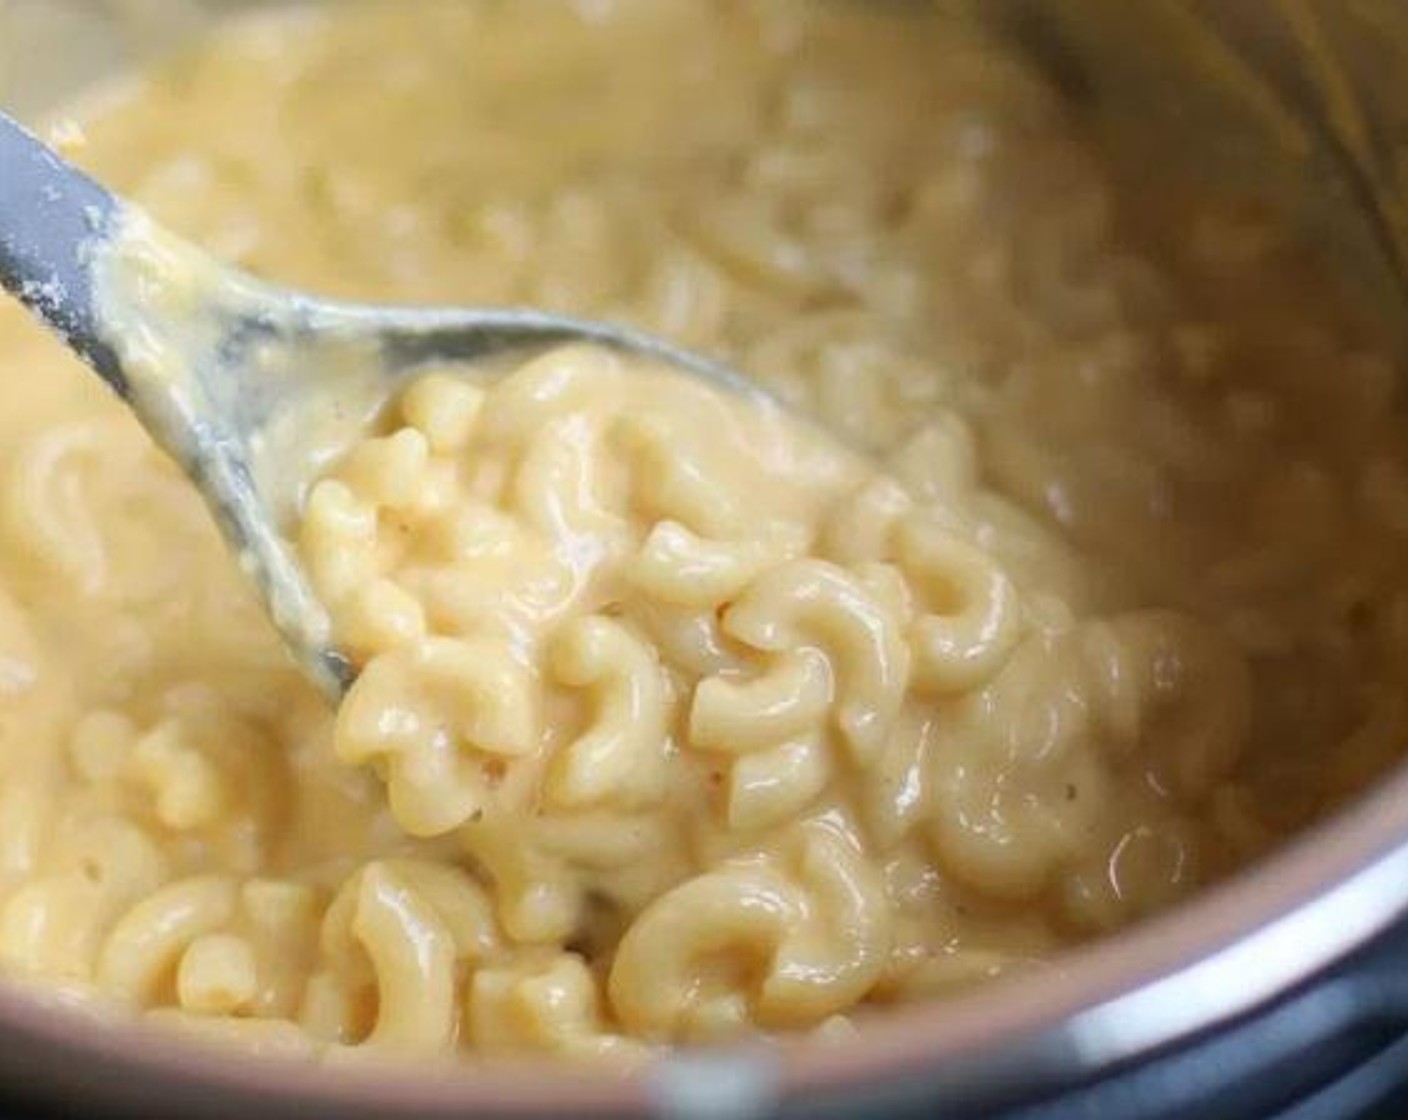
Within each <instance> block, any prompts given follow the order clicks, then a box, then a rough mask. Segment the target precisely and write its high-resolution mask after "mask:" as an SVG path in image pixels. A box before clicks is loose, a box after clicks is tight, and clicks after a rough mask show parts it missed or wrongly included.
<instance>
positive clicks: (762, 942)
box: [608, 823, 891, 1039]
mask: <svg viewBox="0 0 1408 1120" xmlns="http://www.w3.org/2000/svg"><path fill="white" fill-rule="evenodd" d="M890 939H891V930H890V907H889V903H888V899H887V898H886V895H885V890H884V885H883V883H882V882H881V881H880V878H879V875H878V872H877V871H876V869H875V868H874V866H873V865H872V864H871V863H870V862H869V861H868V860H867V859H866V858H865V857H864V856H863V855H862V854H861V853H860V851H859V850H858V849H857V848H856V847H855V845H854V843H853V842H852V841H851V840H850V839H849V838H848V837H845V836H843V835H842V834H840V833H839V832H837V831H836V830H834V829H833V828H831V827H830V826H829V825H825V824H820V823H815V824H812V825H809V826H804V827H803V828H802V829H801V830H800V831H799V832H798V833H797V834H795V835H794V837H793V840H792V842H791V844H790V850H789V851H787V852H786V853H784V854H782V855H774V856H766V857H763V858H761V859H755V860H740V861H738V862H735V863H731V864H725V865H723V866H721V867H719V868H716V869H715V870H713V871H709V872H706V873H705V874H703V875H700V876H698V877H696V878H694V879H691V880H689V881H688V882H686V883H684V884H682V885H680V886H678V887H676V888H675V889H674V890H671V891H669V892H668V893H666V894H664V895H662V896H660V897H659V898H657V899H656V900H655V901H654V902H652V903H651V904H650V905H649V906H648V907H647V908H646V909H645V911H644V912H643V913H642V914H641V915H640V916H639V917H638V918H637V919H636V921H635V922H634V923H633V924H632V925H631V927H630V928H629V929H628V930H627V931H626V934H625V936H624V937H622V939H621V943H620V946H619V948H618V950H617V953H616V959H615V961H614V963H613V964H612V968H611V975H610V978H609V981H608V990H609V992H610V996H611V1002H612V1006H613V1007H614V1008H615V1011H616V1014H617V1016H618V1017H619V1018H620V1019H621V1021H622V1022H623V1023H624V1024H625V1025H626V1027H627V1028H628V1029H629V1030H630V1031H631V1032H632V1033H633V1034H636V1035H639V1036H642V1037H645V1038H652V1039H673V1038H680V1037H698V1036H701V1035H702V1036H706V1037H707V1036H710V1035H714V1034H718V1033H727V1032H731V1031H732V1032H736V1031H737V1030H738V1029H739V1028H741V1027H747V1026H759V1027H763V1028H779V1027H798V1026H807V1025H813V1024H816V1023H819V1022H820V1021H822V1020H823V1019H825V1018H826V1017H827V1016H828V1015H831V1014H834V1013H835V1012H838V1011H842V1010H844V1009H845V1008H847V1007H850V1006H851V1005H852V1004H854V1003H856V1002H857V1001H859V1000H860V999H862V998H863V997H864V996H865V993H866V992H867V991H868V990H869V989H870V988H871V986H872V985H873V984H874V983H875V982H876V981H877V980H878V979H879V977H880V975H881V973H882V971H883V969H884V967H885V960H886V956H887V954H888V952H889V948H890Z"/></svg>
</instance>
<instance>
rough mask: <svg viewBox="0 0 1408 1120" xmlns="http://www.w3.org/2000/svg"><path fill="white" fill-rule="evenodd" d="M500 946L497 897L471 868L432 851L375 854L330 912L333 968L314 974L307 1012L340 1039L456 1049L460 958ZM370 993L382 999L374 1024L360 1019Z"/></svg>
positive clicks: (327, 943)
mask: <svg viewBox="0 0 1408 1120" xmlns="http://www.w3.org/2000/svg"><path fill="white" fill-rule="evenodd" d="M499 946H500V937H499V932H498V926H497V923H496V922H495V920H494V916H493V913H492V909H491V906H490V902H489V899H488V896H487V894H486V893H485V891H484V889H483V887H481V886H480V885H479V883H478V882H476V881H475V880H474V879H472V878H471V877H470V876H469V875H467V874H466V873H465V872H463V871H461V870H459V869H458V868H456V867H453V866H450V865H447V864H441V863H437V862H434V861H428V860H413V859H388V860H379V861H377V862H375V863H370V864H368V865H367V866H366V867H364V868H362V869H361V870H360V871H358V872H357V873H356V874H355V875H353V876H351V877H350V878H349V879H348V880H347V881H346V882H345V883H344V884H343V886H342V888H341V889H340V890H339V892H338V894H337V897H336V898H334V900H333V902H332V904H331V905H330V906H329V907H328V910H327V913H326V915H325V916H324V919H323V930H322V947H323V954H324V957H325V959H326V960H327V962H328V964H329V966H330V969H331V971H330V972H326V973H322V974H319V975H315V977H314V978H313V980H312V981H311V982H310V984H309V990H308V993H307V995H306V996H305V1000H304V1012H303V1016H302V1018H303V1021H304V1022H305V1024H307V1025H308V1027H309V1029H311V1030H313V1031H314V1032H315V1033H317V1034H319V1035H322V1036H323V1037H329V1038H333V1039H336V1040H339V1041H346V1042H360V1043H365V1044H368V1045H372V1046H381V1047H390V1048H394V1049H400V1050H426V1049H429V1050H435V1049H447V1048H448V1047H449V1046H450V1045H451V1044H452V1043H453V1040H454V1033H455V1027H456V1022H457V1015H458V1011H457V1006H456V1004H457V999H458V995H457V993H458V985H459V969H460V967H461V966H462V965H464V964H467V963H474V962H477V961H480V960H483V959H485V958H486V957H489V956H490V955H492V954H493V953H495V952H497V950H498V949H499ZM364 993H368V994H370V996H371V1003H372V1005H373V1007H374V1017H373V1019H372V1021H371V1022H370V1024H369V1025H366V1026H365V1027H364V1026H363V1024H361V1023H360V1022H358V1021H356V1019H357V1012H358V1011H359V1010H360V1009H361V1008H362V1007H364V1006H365V1004H366V999H365V998H364ZM339 996H340V997H341V998H340V1000H339V998H338V997H339ZM339 1004H340V1005H339Z"/></svg>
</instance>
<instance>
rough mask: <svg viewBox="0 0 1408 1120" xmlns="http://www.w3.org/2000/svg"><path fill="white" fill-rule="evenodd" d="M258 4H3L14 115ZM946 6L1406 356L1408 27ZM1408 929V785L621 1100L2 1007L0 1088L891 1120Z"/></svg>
mask: <svg viewBox="0 0 1408 1120" xmlns="http://www.w3.org/2000/svg"><path fill="white" fill-rule="evenodd" d="M251 2H267V0H244V3H243V5H236V4H234V3H230V2H224V3H222V2H220V0H125V2H124V0H108V2H103V0H0V104H4V105H5V106H6V107H9V108H14V109H16V110H18V111H20V112H23V113H38V112H41V111H42V110H43V108H44V107H45V106H46V105H49V104H51V103H52V102H53V101H54V100H55V99H56V98H58V97H60V96H62V95H64V94H65V93H67V92H70V91H71V90H72V89H73V88H75V82H76V81H89V80H92V78H93V77H94V76H95V75H98V74H101V73H103V72H105V71H108V70H112V69H115V68H116V67H118V66H120V65H123V64H125V63H128V62H131V61H135V60H139V59H140V58H142V57H145V56H147V55H149V54H151V53H152V52H154V51H161V50H164V49H167V48H168V47H169V46H171V45H172V44H173V43H174V42H176V41H178V40H180V39H181V38H183V37H185V36H187V35H189V34H190V33H192V32H193V31H194V30H196V29H197V28H199V27H200V26H202V25H203V24H204V23H206V22H208V20H209V19H210V18H211V17H212V16H214V15H217V14H220V13H223V12H225V11H227V10H228V9H230V8H231V7H234V6H247V5H248V4H249V3H251ZM401 2H408V0H401ZM759 2H766V0H759ZM897 2H898V0H897ZM913 2H920V0H913ZM939 2H940V3H945V4H947V5H949V6H952V7H955V8H959V7H962V8H967V9H969V10H970V11H971V12H974V13H976V14H977V15H978V17H979V18H983V19H987V20H990V21H992V22H993V23H994V24H995V26H997V27H998V28H999V29H1000V30H1001V31H1002V33H1004V34H1007V35H1009V36H1011V37H1012V38H1013V39H1014V40H1016V41H1017V42H1018V43H1019V44H1021V45H1022V47H1023V48H1024V49H1025V50H1027V51H1029V52H1030V53H1031V54H1032V56H1033V58H1034V59H1035V60H1036V61H1037V63H1038V64H1039V65H1041V66H1043V67H1045V68H1046V69H1047V70H1048V71H1049V72H1050V74H1051V76H1052V78H1053V80H1055V81H1056V82H1057V83H1058V84H1059V85H1060V87H1061V88H1062V89H1064V90H1065V91H1066V93H1067V94H1068V95H1069V96H1070V97H1071V98H1073V99H1075V100H1078V101H1080V102H1081V103H1082V105H1083V106H1084V108H1085V109H1086V110H1087V111H1088V112H1089V113H1090V114H1092V116H1093V117H1094V118H1095V119H1097V120H1098V121H1099V122H1100V123H1101V126H1102V128H1103V129H1104V132H1105V136H1106V140H1107V142H1108V143H1109V144H1110V145H1111V146H1112V147H1115V148H1118V147H1119V146H1120V145H1122V144H1124V143H1126V142H1134V141H1135V139H1136V138H1138V137H1140V136H1145V137H1147V136H1148V135H1149V134H1150V133H1151V132H1157V134H1158V135H1159V136H1160V142H1161V145H1163V147H1164V149H1165V152H1166V158H1169V159H1175V158H1176V159H1178V160H1180V162H1181V164H1182V165H1183V166H1184V168H1185V169H1186V168H1194V169H1199V170H1203V171H1206V173H1208V174H1210V175H1215V176H1218V177H1220V178H1223V179H1226V178H1228V177H1240V178H1243V179H1245V180H1247V181H1248V182H1254V183H1256V184H1257V186H1258V188H1259V189H1262V190H1264V191H1266V192H1268V193H1269V194H1272V195H1274V196H1275V197H1276V198H1278V199H1279V200H1280V201H1281V202H1282V203H1283V205H1285V206H1286V207H1288V208H1292V209H1294V210H1295V211H1296V213H1297V214H1298V215H1299V217H1300V219H1301V220H1302V221H1303V222H1304V223H1305V224H1306V225H1307V226H1308V227H1309V228H1310V229H1311V230H1312V231H1313V232H1314V235H1315V236H1316V237H1318V238H1319V239H1320V240H1321V241H1322V242H1323V243H1324V244H1325V245H1326V246H1327V247H1328V248H1329V249H1330V250H1331V251H1332V254H1333V257H1334V259H1335V260H1336V261H1337V262H1338V263H1339V264H1340V266H1341V267H1342V268H1343V270H1344V271H1345V273H1346V274H1347V275H1349V276H1351V277H1352V278H1353V279H1354V281H1355V282H1356V283H1357V284H1358V285H1359V286H1360V288H1361V290H1362V292H1363V293H1364V298H1365V299H1366V300H1370V301H1372V302H1373V305H1374V306H1377V307H1378V308H1380V309H1381V312H1382V315H1383V316H1384V319H1385V322H1386V323H1388V324H1390V325H1393V326H1395V327H1396V328H1397V329H1398V330H1400V331H1401V332H1402V333H1403V334H1408V279H1406V278H1408V146H1405V143H1406V142H1408V3H1403V2H1401V0H1059V2H1058V0H939ZM0 172H3V169H0ZM1405 914H1408V770H1405V771H1400V772H1399V773H1397V774H1396V775H1394V776H1392V777H1391V778H1390V779H1388V780H1387V781H1385V782H1384V783H1383V784H1382V786H1381V788H1380V789H1379V790H1378V791H1377V792H1376V793H1374V794H1373V795H1372V796H1370V797H1369V798H1367V799H1366V800H1364V801H1362V802H1360V803H1359V804H1356V805H1355V806H1353V807H1352V808H1351V809H1350V810H1348V811H1346V812H1344V813H1342V814H1341V815H1340V816H1339V817H1337V818H1336V819H1334V820H1331V821H1329V822H1328V823H1326V824H1324V825H1322V826H1320V827H1319V828H1317V829H1316V830H1315V831H1314V832H1312V833H1311V834H1309V835H1307V836H1305V837H1303V838H1302V839H1300V840H1299V841H1297V842H1296V843H1294V844H1292V845H1291V846H1290V847H1288V848H1287V849H1285V850H1283V851H1282V852H1280V853H1279V854H1277V855H1276V856H1275V857H1273V858H1271V859H1269V860H1267V861H1266V862H1265V863H1263V864H1262V865H1260V866H1257V867H1255V868H1253V869H1252V870H1251V871H1249V872H1247V873H1245V874H1243V875H1241V876H1240V877H1238V878H1237V879H1235V880H1234V881H1231V882H1229V883H1226V884H1224V885H1222V886H1220V887H1218V888H1217V889H1215V890H1213V891H1211V892H1209V893H1207V894H1205V895H1203V896H1201V897H1200V898H1198V899H1196V900H1194V901H1193V902H1192V903H1191V904H1189V905H1185V906H1183V907H1181V908H1179V909H1177V910H1176V911H1175V912H1172V913H1169V914H1167V915H1165V916H1163V917H1160V918H1158V919H1155V920H1152V921H1150V922H1148V923H1146V924H1144V925H1141V926H1139V927H1138V928H1136V929H1133V930H1131V931H1128V932H1126V933H1123V934H1121V935H1118V936H1116V937H1114V938H1112V939H1110V940H1107V941H1104V942H1102V943H1100V944H1098V945H1095V946H1092V947H1090V948H1087V949H1084V950H1081V951H1079V952H1076V953H1074V954H1072V955H1071V956H1070V957H1068V958H1066V959H1065V960H1064V961H1063V963H1062V967H1060V968H1058V969H1053V970H1051V971H1049V972H1045V973H1042V974H1040V975H1037V976H1027V977H1023V978H1022V979H1021V980H1020V981H1018V982H1015V983H1007V984H996V985H994V986H992V987H989V988H986V989H984V990H982V991H979V992H975V993H974V994H972V995H968V996H964V997H962V998H959V999H955V1000H951V1001H948V1002H943V1003H939V1004H931V1005H925V1006H914V1007H908V1008H902V1009H898V1010H895V1011H892V1012H889V1013H887V1014H885V1015H884V1016H882V1017H879V1018H877V1019H876V1021H875V1022H873V1023H870V1024H868V1025H867V1026H866V1027H865V1028H864V1029H863V1030H862V1031H861V1033H860V1035H859V1037H858V1038H857V1039H856V1040H855V1041H854V1042H852V1043H848V1044H847V1045H845V1046H844V1047H835V1046H831V1047H826V1048H816V1047H807V1046H802V1045H798V1046H791V1047H782V1048H779V1049H775V1050H768V1051H763V1050H736V1051H728V1052H710V1053H682V1054H680V1055H678V1056H677V1057H675V1058H673V1059H671V1060H669V1061H667V1062H665V1063H663V1064H662V1065H660V1066H658V1067H656V1068H654V1069H653V1070H651V1071H650V1072H649V1073H647V1074H644V1075H641V1076H637V1077H632V1078H625V1079H622V1078H620V1077H617V1076H614V1075H605V1074H595V1073H591V1072H584V1071H581V1070H573V1071H567V1070H564V1069H562V1068H561V1067H557V1066H552V1067H547V1066H544V1065H542V1064H524V1065H522V1066H514V1067H505V1066H495V1067H493V1068H483V1069H480V1068H473V1067H469V1068H463V1069H455V1070H445V1069H439V1070H434V1071H428V1070H422V1069H416V1070H411V1069H383V1068H377V1069H375V1070H362V1069H349V1068H336V1069H327V1068H309V1067H303V1066H292V1065H280V1064H274V1063H268V1064H266V1063H263V1062H253V1061H247V1060H239V1061H234V1060H232V1059H231V1057H230V1056H229V1055H227V1054H221V1053H212V1052H208V1051H206V1050H203V1049H196V1048H193V1047H187V1046H185V1045H183V1044H179V1043H177V1042H175V1041H171V1040H167V1039H155V1038H153V1037H149V1036H147V1035H145V1034H141V1033H138V1032H135V1031H133V1030H130V1029H122V1028H121V1027H120V1026H116V1025H114V1024H113V1023H109V1022H98V1021H95V1020H94V1019H93V1018H92V1016H91V1015H88V1014H85V1015H82V1016H80V1015H79V1014H78V1013H76V1012H73V1011H71V1010H66V1009H65V1008H63V1007H62V1006H59V1005H57V1004H56V1002H55V1001H54V1000H53V999H48V1000H44V999H37V998H35V997H34V996H32V995H27V994H24V993H22V992H20V991H18V990H9V989H6V990H3V991H0V1086H5V1087H12V1088H14V1089H15V1090H16V1091H19V1092H22V1093H24V1094H27V1095H32V1096H34V1097H36V1098H42V1099H46V1100H62V1101H63V1102H64V1103H65V1106H66V1109H68V1110H76V1109H77V1108H79V1107H81V1106H86V1107H89V1108H92V1109H94V1110H99V1111H103V1110H114V1111H115V1110H119V1109H121V1110H124V1111H132V1112H135V1113H137V1114H140V1115H153V1114H158V1113H162V1112H170V1113H172V1114H177V1115H182V1116H195V1115H208V1116H216V1117H227V1116H228V1117H241V1118H243V1117H247V1116H249V1115H252V1114H253V1115H265V1116H284V1115H290V1116H291V1115H300V1116H305V1117H314V1116H329V1117H338V1118H339V1120H353V1118H357V1117H379V1118H385V1117H391V1116H404V1117H435V1116H445V1117H448V1116H466V1115H499V1114H512V1115H524V1114H545V1115H562V1114H568V1113H570V1114H582V1113H587V1112H593V1113H612V1114H619V1113H634V1114H644V1113H651V1112H653V1113H656V1114H666V1115H672V1116H681V1117H697V1116H710V1117H712V1116H719V1117H746V1116H754V1115H759V1114H765V1113H767V1112H769V1111H772V1110H774V1109H777V1108H781V1109H782V1110H784V1111H786V1112H788V1113H792V1114H795V1115H799V1116H819V1115H831V1114H842V1113H848V1112H851V1111H852V1110H856V1109H858V1110H860V1111H873V1112H874V1114H876V1115H888V1114H889V1110H890V1109H892V1108H894V1107H898V1106H900V1105H902V1104H904V1103H906V1102H915V1101H920V1100H922V1101H925V1102H927V1103H928V1106H929V1107H930V1108H932V1107H934V1106H935V1105H939V1104H943V1105H945V1106H947V1107H948V1108H952V1109H955V1110H964V1109H967V1108H970V1107H971V1108H981V1107H985V1106H989V1105H993V1106H996V1105H1001V1104H1003V1103H1004V1102H1009V1101H1012V1100H1015V1099H1019V1098H1021V1099H1029V1098H1030V1097H1032V1096H1033V1095H1034V1094H1038V1093H1040V1092H1041V1091H1043V1090H1044V1089H1046V1088H1048V1087H1055V1086H1060V1085H1065V1084H1070V1083H1073V1082H1077V1081H1080V1080H1084V1079H1089V1078H1092V1077H1096V1076H1100V1075H1102V1074H1104V1073H1105V1072H1107V1071H1109V1070H1111V1069H1114V1068H1115V1067H1117V1066H1119V1065H1121V1064H1122V1063H1129V1062H1132V1061H1136V1060H1138V1059H1140V1058H1141V1057H1143V1056H1145V1055H1147V1054H1149V1053H1151V1052H1153V1051H1154V1050H1156V1049H1157V1048H1160V1047H1166V1046H1169V1045H1172V1044H1175V1043H1177V1042H1179V1041H1180V1040H1182V1039H1185V1038H1187V1037H1189V1036H1191V1035H1193V1034H1194V1033H1195V1032H1199V1031H1206V1030H1208V1029H1210V1028H1215V1027H1217V1026H1219V1025H1221V1024H1225V1023H1227V1022H1229V1021H1231V1020H1233V1019H1234V1018H1235V1017H1237V1016H1241V1015H1244V1014H1246V1013H1248V1012H1250V1011H1252V1010H1254V1009H1255V1008H1257V1007H1258V1006H1262V1005H1265V1004H1267V1003H1268V1002H1270V1001H1273V1000H1276V999H1277V998H1279V997H1281V996H1282V995H1284V993H1286V992H1288V991H1289V990H1291V989H1292V988H1294V987H1295V986H1297V985H1299V984H1301V983H1303V982H1305V981H1307V980H1308V979H1310V978H1313V977H1314V976H1316V975H1317V974H1320V973H1322V972H1323V971H1324V970H1325V969H1327V968H1329V967H1330V966H1331V965H1333V964H1334V962H1336V961H1338V960H1340V959H1342V958H1344V957H1345V956H1346V955H1347V954H1349V953H1351V952H1352V951H1353V950H1355V949H1356V947H1358V946H1360V945H1361V944H1363V943H1365V942H1366V941H1368V940H1369V939H1371V938H1373V937H1374V936H1375V935H1377V934H1379V933H1380V932H1381V931H1383V930H1384V929H1386V928H1387V927H1389V926H1391V925H1393V924H1394V923H1396V922H1398V921H1400V920H1401V919H1403V918H1404V915H1405ZM1339 1013H1340V1014H1342V1016H1343V1019H1344V1022H1345V1023H1346V1024H1347V1023H1350V1022H1352V1020H1353V1018H1354V1016H1355V1015H1356V1014H1357V1012H1356V1008H1355V1007H1354V1006H1352V1005H1347V1006H1344V1007H1341V1008H1339ZM931 1114H932V1113H931Z"/></svg>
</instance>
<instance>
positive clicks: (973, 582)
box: [896, 518, 1021, 695]
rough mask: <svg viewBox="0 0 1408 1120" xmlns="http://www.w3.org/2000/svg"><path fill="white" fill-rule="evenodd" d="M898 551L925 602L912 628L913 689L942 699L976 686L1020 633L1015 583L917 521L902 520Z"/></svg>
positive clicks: (987, 559)
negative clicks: (941, 696) (931, 693)
mask: <svg viewBox="0 0 1408 1120" xmlns="http://www.w3.org/2000/svg"><path fill="white" fill-rule="evenodd" d="M896 547H897V551H898V556H899V563H900V567H901V568H902V569H903V571H904V573H905V575H906V576H907V577H908V578H909V581H910V584H911V586H913V587H916V588H917V589H918V591H919V595H920V599H921V601H922V602H923V604H924V607H923V613H921V614H920V616H919V618H918V619H917V620H916V621H915V622H914V623H913V626H912V628H911V642H912V645H913V649H914V682H915V685H916V686H917V687H919V688H921V689H923V690H925V691H928V692H933V693H938V694H940V695H950V694H953V693H957V692H966V691H967V690H969V689H971V688H975V687H977V686H979V685H981V684H982V683H983V682H984V681H986V680H988V679H989V678H990V677H991V676H992V675H993V674H994V673H996V672H997V670H998V669H999V668H1001V666H1002V663H1003V662H1004V661H1005V660H1006V659H1007V657H1008V656H1009V655H1010V654H1011V652H1012V649H1013V647H1014V646H1015V645H1016V644H1017V640H1018V638H1019V637H1020V636H1021V606H1020V604H1019V602H1018V598H1017V590H1016V588H1015V587H1014V586H1013V585H1012V581H1011V580H1009V579H1008V578H1007V576H1006V575H1005V574H1003V572H1002V570H1001V569H1000V568H999V567H998V566H997V564H996V563H994V562H993V560H992V559H991V558H990V557H989V556H987V555H985V554H984V553H983V552H982V551H980V550H979V549H977V548H974V547H973V546H972V545H970V544H967V543H966V542H964V541H962V540H959V539H958V538H957V537H955V536H953V535H952V534H951V533H948V532H945V531H944V530H943V529H941V528H940V527H939V526H938V525H935V524H933V523H930V522H926V521H922V520H919V519H917V518H908V519H905V520H904V521H902V522H900V524H899V526H898V530H897V540H896Z"/></svg>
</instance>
